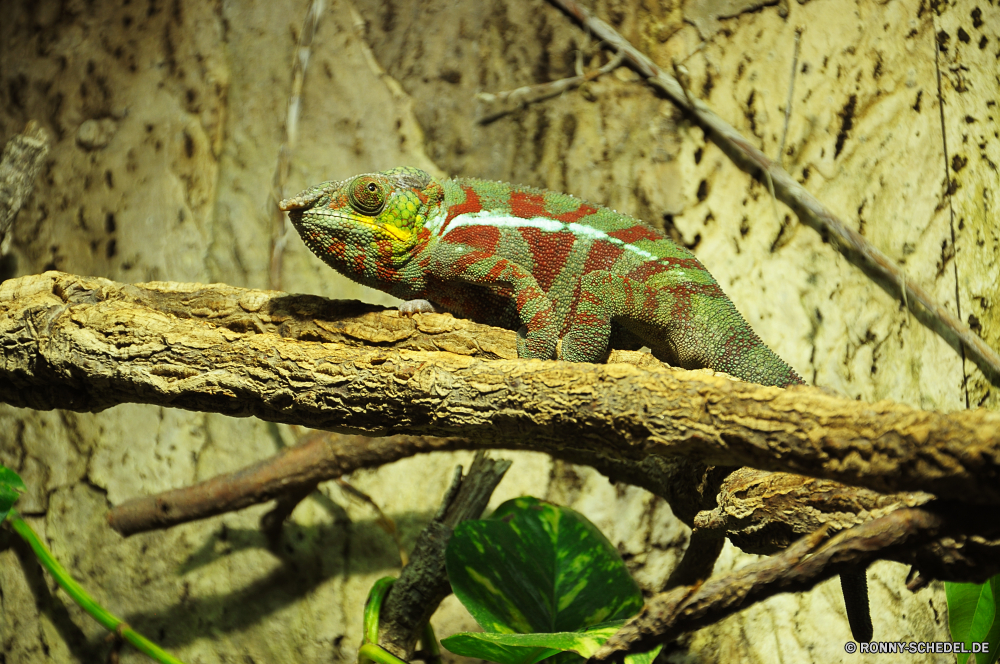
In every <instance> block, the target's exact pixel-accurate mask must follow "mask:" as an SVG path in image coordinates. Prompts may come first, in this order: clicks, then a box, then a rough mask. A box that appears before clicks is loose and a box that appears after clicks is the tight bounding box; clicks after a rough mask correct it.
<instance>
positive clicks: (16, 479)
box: [0, 466, 25, 522]
mask: <svg viewBox="0 0 1000 664" xmlns="http://www.w3.org/2000/svg"><path fill="white" fill-rule="evenodd" d="M24 488H25V487H24V481H23V480H21V476H20V475H18V474H17V473H15V472H14V471H13V470H11V469H10V468H7V467H6V466H0V522H2V521H3V520H4V519H6V518H7V512H9V511H10V508H11V507H13V506H14V503H16V502H17V499H18V497H19V496H20V495H21V493H20V492H21V491H24Z"/></svg>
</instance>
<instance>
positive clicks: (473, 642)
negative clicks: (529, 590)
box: [441, 620, 660, 664]
mask: <svg viewBox="0 0 1000 664" xmlns="http://www.w3.org/2000/svg"><path fill="white" fill-rule="evenodd" d="M624 624H625V621H624V620H618V621H615V622H613V623H607V624H605V625H602V626H601V627H599V628H595V629H589V630H586V631H580V632H556V633H549V634H498V633H489V632H463V633H460V634H455V635H454V636H449V637H448V638H447V639H445V640H444V641H442V642H441V643H442V645H444V646H445V647H446V648H448V650H450V651H451V652H453V653H455V654H456V655H465V656H466V657H479V658H480V659H488V660H490V661H493V662H499V663H500V664H534V663H535V662H538V661H541V660H542V659H545V658H546V657H551V656H552V655H554V654H556V653H557V652H565V653H575V654H576V655H577V656H578V657H573V658H572V659H567V658H561V661H560V664H569V662H570V661H574V660H575V661H578V662H582V661H583V660H585V659H589V658H590V657H592V656H593V655H594V653H596V652H597V650H598V649H599V648H600V647H601V646H602V645H604V642H605V641H607V640H608V639H609V638H611V635H612V634H614V633H615V632H617V631H618V630H619V628H621V626H622V625H624ZM659 651H660V647H659V646H658V647H657V648H656V649H655V650H652V651H650V652H648V653H641V654H636V655H629V656H627V657H626V658H625V662H626V663H627V664H650V663H651V662H652V661H653V658H655V657H656V655H657V653H659Z"/></svg>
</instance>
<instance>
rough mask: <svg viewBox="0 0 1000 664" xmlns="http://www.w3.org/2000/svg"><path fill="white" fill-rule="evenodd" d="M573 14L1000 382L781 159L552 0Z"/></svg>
mask: <svg viewBox="0 0 1000 664" xmlns="http://www.w3.org/2000/svg"><path fill="white" fill-rule="evenodd" d="M551 2H552V3H553V4H554V5H556V6H558V7H560V8H562V9H563V10H564V11H565V12H567V13H568V14H569V15H570V16H572V17H573V18H575V19H576V20H578V21H579V22H580V23H582V24H583V25H584V26H585V27H586V28H587V30H588V31H589V32H591V33H593V34H594V35H596V36H597V37H598V38H600V39H602V40H603V41H604V42H605V43H606V44H607V45H608V47H609V48H610V49H611V50H613V51H615V52H617V53H621V54H624V56H625V61H626V62H627V63H628V64H629V65H630V66H631V67H632V68H633V69H635V70H636V71H637V72H638V73H639V74H641V75H642V76H644V77H645V78H646V81H647V83H649V84H650V85H651V86H653V87H655V88H656V89H658V90H660V91H662V92H663V93H665V94H666V95H667V96H668V97H669V98H670V100H671V101H673V102H674V103H675V104H676V105H677V106H679V107H681V108H683V109H684V110H686V111H688V112H689V113H691V114H692V115H693V116H694V118H695V120H697V121H698V124H700V125H701V126H702V127H704V128H705V129H706V130H707V132H708V134H709V136H710V137H711V139H712V140H713V142H715V144H716V145H718V146H719V148H721V149H722V151H723V152H725V153H726V154H727V155H728V156H729V158H730V159H732V160H733V163H735V164H736V165H737V166H738V167H739V168H740V169H742V170H743V171H746V172H747V173H749V174H751V175H752V176H754V177H760V178H761V179H762V180H763V181H765V182H767V181H770V182H771V183H773V185H774V193H775V196H777V198H778V199H779V200H780V201H781V202H783V203H784V204H785V205H787V206H788V207H790V208H792V210H793V211H794V212H795V214H796V215H798V217H799V219H801V220H802V221H803V222H804V223H805V224H806V225H808V226H810V227H811V228H812V229H813V230H815V231H816V232H817V233H819V234H820V236H821V237H822V238H823V241H824V242H830V243H832V244H833V246H834V247H836V248H837V251H839V252H840V253H841V254H842V255H843V256H844V257H845V258H847V260H849V261H850V262H851V263H852V264H853V265H855V266H856V267H858V268H859V269H860V270H861V271H862V272H864V273H865V274H866V275H867V276H868V278H869V279H871V280H872V281H874V282H875V283H877V284H878V285H879V286H881V287H882V288H883V289H884V290H885V292H887V293H888V294H889V295H891V296H892V297H894V298H900V299H901V300H902V302H903V304H904V305H905V306H906V307H908V308H909V310H910V312H911V313H913V315H914V317H915V318H916V319H917V320H919V321H920V322H921V323H923V324H924V325H925V326H926V327H928V328H930V329H931V330H933V331H934V332H935V333H937V334H938V335H939V336H940V337H941V338H942V339H944V340H945V341H947V342H948V344H949V345H950V346H951V347H952V348H954V349H955V351H956V352H958V353H959V354H961V351H962V348H963V347H964V348H965V350H966V352H967V353H968V357H969V359H970V360H972V361H973V362H975V363H976V365H977V366H978V367H979V369H980V370H981V371H982V372H983V374H984V375H985V376H986V378H987V379H988V380H989V381H990V382H992V383H993V384H994V385H997V386H1000V354H997V352H996V351H995V350H993V349H992V348H990V347H989V346H988V345H987V344H986V342H985V341H983V340H982V339H981V338H979V336H977V335H976V334H975V333H974V332H973V331H972V330H970V329H969V327H968V326H967V325H965V324H964V323H962V321H960V320H959V319H958V318H957V317H956V316H955V315H954V314H953V313H951V312H950V311H948V310H947V309H946V308H945V307H944V306H942V305H941V304H940V303H938V302H937V301H935V300H934V298H933V297H931V295H930V294H929V293H927V291H925V290H924V289H923V288H921V287H920V286H918V285H917V284H916V283H914V282H913V281H911V280H909V279H907V277H906V275H905V274H903V272H902V271H900V269H899V268H898V267H896V265H895V263H894V262H893V261H892V259H890V258H889V257H888V256H886V255H885V254H884V253H882V252H881V251H880V250H879V249H877V248H876V247H875V246H874V245H872V244H871V243H870V242H868V241H867V240H866V239H865V238H864V237H862V236H861V234H859V233H858V232H856V231H855V230H853V229H852V228H850V227H848V226H847V224H845V223H844V222H843V221H842V220H841V219H840V218H838V217H837V216H836V215H835V214H834V213H833V212H832V211H831V210H830V209H828V208H827V207H826V206H824V205H823V204H822V203H821V202H820V201H819V200H818V199H817V198H816V197H815V196H813V195H812V194H810V193H809V192H808V191H806V189H805V188H804V187H803V186H802V185H801V184H799V183H798V182H796V181H795V179H794V178H792V176H791V175H789V174H788V172H787V171H785V169H783V168H782V167H781V165H780V164H779V163H778V162H775V161H772V160H771V159H769V158H768V157H767V155H765V154H764V153H763V152H761V151H760V150H759V149H758V148H757V147H756V146H754V145H753V144H752V143H751V142H750V141H749V140H747V138H746V137H744V136H742V135H741V134H740V133H739V132H738V131H736V129H734V128H733V127H732V126H731V125H730V124H728V123H727V122H726V121H725V120H723V119H722V118H720V117H719V116H718V115H716V114H715V113H714V112H713V111H712V109H711V108H709V107H708V105H707V104H705V103H704V102H702V101H701V100H699V99H695V98H694V97H692V96H691V95H690V94H689V93H688V91H687V90H685V88H684V87H683V86H682V85H681V84H680V83H679V82H678V81H677V79H676V78H674V77H673V76H670V75H668V74H667V73H666V72H664V71H663V70H662V69H660V67H658V66H657V65H656V63H654V62H653V61H652V60H651V59H650V58H649V57H648V56H647V55H645V54H644V53H642V52H641V51H639V50H638V49H637V48H636V47H634V46H633V45H632V44H631V43H629V41H628V40H627V39H625V38H624V37H622V36H621V35H620V34H618V32H617V31H616V30H615V29H614V28H612V27H611V26H610V25H608V24H607V23H605V22H604V21H602V20H601V19H599V18H597V17H595V16H593V15H592V14H591V13H590V12H589V11H588V10H587V9H586V8H585V7H582V6H581V5H580V4H579V3H578V2H576V1H575V0H551Z"/></svg>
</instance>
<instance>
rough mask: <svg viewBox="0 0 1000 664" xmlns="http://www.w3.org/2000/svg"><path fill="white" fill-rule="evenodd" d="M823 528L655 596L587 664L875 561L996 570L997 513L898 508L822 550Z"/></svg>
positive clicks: (617, 657) (966, 571)
mask: <svg viewBox="0 0 1000 664" xmlns="http://www.w3.org/2000/svg"><path fill="white" fill-rule="evenodd" d="M826 530H827V529H826V528H823V529H821V530H819V531H817V532H815V533H813V534H810V535H807V536H805V537H803V538H802V539H801V540H799V541H797V542H795V543H794V544H792V546H790V547H788V549H786V550H785V551H784V552H782V553H780V554H778V555H776V556H772V557H770V558H765V559H763V560H760V561H758V562H756V563H753V564H751V565H747V566H746V567H742V568H740V569H738V570H736V571H735V572H731V573H729V574H725V575H721V576H719V577H716V578H713V579H709V580H708V581H707V582H705V583H704V584H702V585H700V586H696V587H678V588H674V589H672V590H670V591H668V592H665V593H661V594H659V595H656V596H654V597H653V598H652V599H650V600H649V601H647V602H646V605H645V606H644V607H643V609H642V611H641V612H640V613H639V614H638V615H637V616H635V617H634V618H632V619H631V620H630V621H629V622H628V623H626V624H625V626H624V627H622V629H621V630H619V632H618V633H617V634H615V635H614V636H613V637H611V639H609V640H608V642H607V643H605V644H604V646H603V647H602V648H601V650H599V651H598V652H597V653H596V654H595V656H594V658H593V660H592V661H609V660H610V661H621V660H622V658H623V657H624V656H625V655H626V654H628V653H631V652H643V651H648V650H650V649H652V648H653V647H655V646H656V645H658V644H660V643H664V642H666V641H669V640H671V639H673V638H676V637H677V636H678V635H679V634H681V633H682V632H686V631H691V630H694V629H698V628H700V627H704V626H706V625H710V624H713V623H715V622H718V621H719V620H721V619H722V618H725V617H726V616H728V615H730V614H733V613H736V612H737V611H740V610H742V609H744V608H746V607H747V606H749V605H750V604H754V603H756V602H759V601H762V600H764V599H767V598H768V597H771V596H773V595H776V594H778V593H783V592H800V591H804V590H808V589H809V588H812V587H813V586H814V585H816V584H817V583H819V582H820V581H823V580H826V579H828V578H830V577H832V576H834V575H835V574H839V573H841V572H843V571H845V570H852V569H856V568H857V567H865V566H867V565H868V564H869V563H871V562H872V561H874V560H876V559H889V560H899V561H901V562H907V563H911V564H913V565H915V566H917V567H918V568H920V569H921V571H925V572H926V571H928V570H930V571H931V575H932V576H934V575H936V574H935V572H936V571H938V573H939V567H940V563H939V561H941V560H944V559H947V560H949V562H950V563H951V566H950V568H949V571H950V576H951V578H953V579H956V580H968V581H977V582H982V581H983V580H985V579H987V578H989V577H990V576H992V575H993V574H996V573H997V571H998V570H1000V556H998V555H997V554H998V553H1000V541H997V540H987V539H984V538H985V537H996V536H997V535H998V534H1000V515H998V514H996V513H990V514H973V513H970V511H969V509H968V506H966V505H962V504H956V503H939V502H935V503H931V504H929V505H926V506H924V507H922V508H906V509H902V510H897V511H895V512H893V513H891V514H888V515H886V516H883V517H881V518H879V519H876V520H874V521H869V522H868V523H865V524H862V525H860V526H855V527H854V528H851V529H850V530H845V531H843V532H841V533H839V534H837V535H835V536H834V537H833V538H832V539H831V540H830V541H829V542H827V543H826V544H824V545H822V546H820V543H821V542H822V540H823V537H824V536H825V532H826ZM970 533H976V535H974V536H973V535H970ZM945 551H947V553H945ZM963 576H964V579H963Z"/></svg>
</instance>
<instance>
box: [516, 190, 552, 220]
mask: <svg viewBox="0 0 1000 664" xmlns="http://www.w3.org/2000/svg"><path fill="white" fill-rule="evenodd" d="M510 213H511V214H512V215H514V216H515V217H520V218H521V219H531V218H532V217H548V216H549V215H547V214H546V213H545V199H544V198H542V195H541V194H529V193H527V192H525V191H515V192H512V193H511V195H510Z"/></svg>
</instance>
